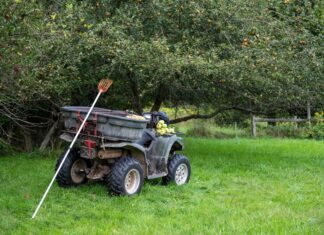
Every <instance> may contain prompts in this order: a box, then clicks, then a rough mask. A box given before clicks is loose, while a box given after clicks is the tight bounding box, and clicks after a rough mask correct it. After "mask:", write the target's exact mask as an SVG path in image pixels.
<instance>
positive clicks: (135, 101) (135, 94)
mask: <svg viewBox="0 0 324 235" xmlns="http://www.w3.org/2000/svg"><path fill="white" fill-rule="evenodd" d="M128 80H129V84H130V90H131V96H132V97H131V100H132V106H133V109H134V110H135V112H136V113H138V114H142V113H143V108H142V104H141V101H140V96H139V91H138V84H137V82H136V81H135V79H134V78H133V75H132V74H131V73H128Z"/></svg>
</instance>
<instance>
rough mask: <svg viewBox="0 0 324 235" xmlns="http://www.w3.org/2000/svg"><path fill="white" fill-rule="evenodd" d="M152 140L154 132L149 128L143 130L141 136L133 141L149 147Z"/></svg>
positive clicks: (154, 138)
mask: <svg viewBox="0 0 324 235" xmlns="http://www.w3.org/2000/svg"><path fill="white" fill-rule="evenodd" d="M153 140H156V137H155V133H154V132H153V131H151V130H148V129H146V130H144V132H143V135H142V138H140V139H139V140H137V141H136V142H135V143H136V144H139V145H141V146H143V147H146V148H147V147H149V146H150V145H151V143H152V141H153Z"/></svg>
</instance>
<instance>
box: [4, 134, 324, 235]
mask: <svg viewBox="0 0 324 235" xmlns="http://www.w3.org/2000/svg"><path fill="white" fill-rule="evenodd" d="M185 142H186V146H187V148H186V151H185V154H186V155H188V157H189V158H190V160H191V162H192V178H191V181H190V182H189V184H188V185H185V186H182V187H176V186H174V185H171V186H167V187H165V186H162V185H159V184H157V182H156V181H153V182H152V181H146V182H145V185H144V188H143V191H142V193H141V194H140V195H139V196H136V197H110V196H108V195H107V192H106V187H105V186H104V185H103V184H99V183H92V184H88V185H84V186H81V187H78V188H72V189H62V188H59V187H58V186H57V185H56V184H55V185H54V187H53V188H52V190H51V192H50V193H49V195H48V198H47V200H46V201H45V204H44V206H43V207H42V208H41V210H40V213H39V214H38V217H37V218H36V220H31V215H32V212H33V210H34V209H35V207H36V205H37V203H38V201H39V199H40V197H41V196H42V193H43V192H44V190H45V188H46V186H47V184H48V183H49V181H50V179H51V177H52V175H53V173H54V172H53V168H54V163H55V157H54V155H55V154H52V155H50V156H45V157H44V156H37V154H32V155H27V154H25V155H20V156H5V157H0V182H1V183H0V211H1V214H0V231H1V232H0V233H1V234H289V235H291V234H323V233H324V144H323V142H319V141H307V140H281V139H261V140H247V139H246V140H245V139H243V140H239V141H237V140H235V139H234V140H213V139H194V138H187V139H186V140H185Z"/></svg>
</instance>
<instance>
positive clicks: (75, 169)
mask: <svg viewBox="0 0 324 235" xmlns="http://www.w3.org/2000/svg"><path fill="white" fill-rule="evenodd" d="M86 169H87V164H86V162H85V161H84V160H83V159H77V160H76V161H75V162H74V163H73V165H72V167H71V179H72V181H73V182H74V183H75V184H80V183H82V182H83V180H84V179H85V177H86Z"/></svg>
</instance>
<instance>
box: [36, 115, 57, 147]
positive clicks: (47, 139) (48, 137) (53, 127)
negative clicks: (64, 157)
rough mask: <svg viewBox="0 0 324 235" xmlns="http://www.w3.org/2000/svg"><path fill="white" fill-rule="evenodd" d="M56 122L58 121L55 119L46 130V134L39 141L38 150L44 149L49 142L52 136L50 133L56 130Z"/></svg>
mask: <svg viewBox="0 0 324 235" xmlns="http://www.w3.org/2000/svg"><path fill="white" fill-rule="evenodd" d="M57 124H58V121H56V122H55V123H54V124H53V125H52V127H51V129H50V130H49V131H48V132H47V134H46V136H45V138H44V140H43V142H42V143H41V145H40V147H39V149H40V150H44V149H46V147H47V146H48V144H49V142H50V140H51V138H52V135H53V134H54V133H55V130H56V128H57Z"/></svg>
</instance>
